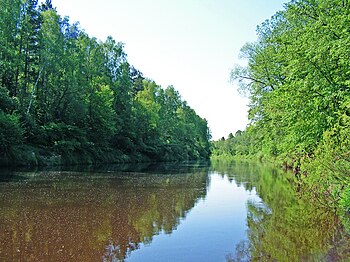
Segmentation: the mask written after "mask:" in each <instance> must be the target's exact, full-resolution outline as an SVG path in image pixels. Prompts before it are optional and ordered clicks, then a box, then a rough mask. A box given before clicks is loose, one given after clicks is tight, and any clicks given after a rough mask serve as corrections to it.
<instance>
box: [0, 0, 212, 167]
mask: <svg viewBox="0 0 350 262" xmlns="http://www.w3.org/2000/svg"><path fill="white" fill-rule="evenodd" d="M0 127H1V128H0V160H1V161H0V162H1V164H7V165H8V164H34V165H36V164H45V163H82V162H85V163H91V162H101V161H104V162H107V161H108V162H113V161H146V160H154V161H174V160H188V159H200V158H208V157H209V142H208V141H209V139H210V133H209V130H208V127H207V122H206V120H204V119H202V118H200V117H199V116H198V115H197V114H196V113H195V112H194V111H193V109H191V108H190V107H189V106H188V105H187V104H186V102H184V101H182V100H181V97H180V95H179V93H178V92H177V91H175V89H174V88H173V87H171V86H170V87H168V88H166V89H165V90H163V89H162V88H161V87H160V86H158V85H157V84H156V83H154V82H153V81H151V80H148V79H145V78H144V77H143V75H142V73H141V72H140V71H138V70H136V69H135V68H134V67H133V66H131V65H130V64H129V63H128V61H127V56H126V54H125V52H124V50H123V44H122V43H118V42H116V41H115V40H113V39H112V37H108V38H107V39H106V41H104V42H102V41H100V40H98V39H96V38H91V37H89V36H88V35H87V34H86V33H85V32H84V31H83V30H81V29H80V27H79V24H77V23H73V24H71V23H69V19H68V18H67V17H64V18H62V17H61V16H60V15H59V14H58V13H57V11H56V10H55V9H54V8H53V7H52V4H51V1H50V0H47V1H46V2H45V3H44V4H42V5H41V6H38V2H37V0H0Z"/></svg>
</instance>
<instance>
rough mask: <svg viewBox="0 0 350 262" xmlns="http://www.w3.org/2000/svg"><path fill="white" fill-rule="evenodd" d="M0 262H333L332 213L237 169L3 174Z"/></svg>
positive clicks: (264, 171)
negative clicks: (253, 261)
mask: <svg viewBox="0 0 350 262" xmlns="http://www.w3.org/2000/svg"><path fill="white" fill-rule="evenodd" d="M0 177H1V179H0V180H1V181H2V182H0V223H1V224H0V230H1V234H0V245H1V246H0V261H249V260H260V261H271V260H272V261H273V260H275V261H337V260H338V261H342V260H345V259H347V258H348V255H349V252H350V251H349V243H350V242H349V238H348V236H347V235H346V234H345V232H344V231H343V230H342V228H341V226H340V223H339V221H338V219H337V217H336V216H334V214H332V213H329V212H326V211H325V210H322V209H319V208H317V209H315V208H314V207H313V206H312V205H310V204H308V203H307V202H305V201H302V200H301V199H300V197H298V195H297V194H296V193H295V189H294V187H293V186H292V184H291V183H290V182H289V181H291V180H292V175H291V174H285V173H282V172H280V171H279V170H276V169H273V168H270V167H266V166H261V165H255V164H246V163H240V164H239V163H235V162H232V163H220V162H214V163H212V165H211V166H208V165H203V164H200V165H179V164H172V165H164V164H162V165H152V166H146V167H145V166H143V167H139V166H131V167H127V168H122V167H118V166H117V167H116V166H114V167H110V166H105V167H102V168H99V169H95V170H83V171H82V170H78V171H72V170H68V171H62V170H61V171H35V172H27V171H3V172H2V175H1V176H0Z"/></svg>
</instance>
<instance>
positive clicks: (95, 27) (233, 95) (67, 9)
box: [52, 0, 288, 140]
mask: <svg viewBox="0 0 350 262" xmlns="http://www.w3.org/2000/svg"><path fill="white" fill-rule="evenodd" d="M286 2H288V1H287V0H99V1H93V0H90V1H86V0H52V4H53V6H54V7H56V8H57V11H58V13H59V14H60V15H61V16H62V17H63V16H69V17H70V22H71V23H73V22H76V21H78V22H80V25H81V28H82V29H84V30H85V32H86V33H87V34H89V36H90V37H96V38H98V39H100V40H102V41H104V40H105V39H106V37H107V36H109V35H111V36H112V37H113V38H114V39H115V40H116V41H120V42H123V43H124V44H125V51H126V53H127V55H128V61H129V63H130V64H132V65H134V66H135V67H136V68H137V69H138V70H140V71H141V72H142V73H143V75H144V76H145V77H147V78H150V79H152V80H154V81H155V82H156V83H157V84H159V85H161V86H162V87H163V88H165V87H167V86H169V85H173V86H174V88H175V89H176V90H178V91H179V93H180V94H181V97H182V99H183V100H185V101H187V103H188V105H189V106H191V107H192V108H193V109H194V110H195V111H196V112H197V114H198V115H199V116H201V117H202V118H205V119H207V120H208V123H209V127H210V130H211V132H212V136H213V139H214V140H217V139H219V138H221V137H223V136H224V137H227V136H228V134H229V133H231V132H232V133H233V134H234V133H235V132H236V131H237V130H239V129H240V130H244V129H245V127H246V125H247V123H248V120H247V104H248V100H247V98H244V97H242V96H241V95H239V94H238V92H237V85H236V84H232V83H229V78H230V71H231V69H232V68H233V67H234V65H235V64H238V63H242V61H240V60H239V58H238V55H239V50H240V48H241V47H242V46H243V45H244V44H245V43H246V42H252V41H255V40H256V27H257V25H259V24H261V23H262V22H263V21H264V20H266V19H269V18H270V17H271V16H272V15H273V14H275V13H276V12H277V11H279V10H283V3H286Z"/></svg>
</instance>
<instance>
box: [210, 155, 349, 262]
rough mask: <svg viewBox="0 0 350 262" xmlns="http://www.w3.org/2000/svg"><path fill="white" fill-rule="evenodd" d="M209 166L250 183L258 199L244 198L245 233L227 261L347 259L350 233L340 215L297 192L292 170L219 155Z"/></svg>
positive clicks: (248, 187) (247, 187)
mask: <svg viewBox="0 0 350 262" xmlns="http://www.w3.org/2000/svg"><path fill="white" fill-rule="evenodd" d="M211 168H212V169H213V170H216V171H217V172H219V173H220V174H221V175H223V176H224V175H225V176H228V177H229V178H230V179H233V180H235V181H236V183H237V184H240V185H243V186H244V187H245V188H246V190H249V191H251V190H253V189H255V190H256V192H257V194H258V196H259V197H260V198H261V199H262V201H263V202H252V201H248V203H247V210H248V213H247V227H248V228H247V239H246V240H242V241H241V242H240V243H237V244H236V245H235V251H234V252H232V253H231V254H229V255H227V261H349V260H350V238H349V235H348V234H347V233H346V232H345V231H344V229H343V228H342V226H341V223H340V221H339V218H338V217H337V216H336V215H335V214H334V213H333V212H331V211H330V210H327V209H325V208H323V207H319V206H313V205H311V204H310V201H308V200H307V199H305V198H303V197H301V196H300V195H298V194H297V192H296V190H295V184H294V182H293V181H294V177H293V174H292V173H291V172H290V173H289V172H285V171H282V170H279V169H276V168H271V167H269V166H266V165H259V164H255V163H238V162H220V161H218V162H213V163H212V167H211Z"/></svg>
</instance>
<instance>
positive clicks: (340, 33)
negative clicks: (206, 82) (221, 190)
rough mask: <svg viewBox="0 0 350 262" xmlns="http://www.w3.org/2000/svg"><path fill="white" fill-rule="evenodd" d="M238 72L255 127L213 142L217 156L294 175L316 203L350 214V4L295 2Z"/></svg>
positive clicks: (263, 28) (272, 22)
mask: <svg viewBox="0 0 350 262" xmlns="http://www.w3.org/2000/svg"><path fill="white" fill-rule="evenodd" d="M257 34H258V39H257V41H255V42H253V43H247V44H245V45H244V46H243V47H242V49H241V58H242V59H244V60H245V61H246V64H245V66H239V65H237V66H236V67H235V68H234V69H233V70H232V73H231V79H232V81H236V82H238V83H239V86H240V91H241V92H242V93H243V94H245V95H247V96H248V97H249V98H250V104H249V120H250V122H249V125H248V127H247V128H246V130H245V131H237V132H236V133H235V134H230V135H229V136H228V138H227V139H225V138H222V139H221V140H220V141H216V142H214V143H213V158H219V157H220V158H223V157H224V158H238V159H242V158H243V159H259V160H260V161H270V162H274V163H276V164H280V165H282V166H283V167H286V168H291V169H293V170H294V173H295V176H296V177H297V178H298V181H299V182H300V181H301V185H302V188H303V191H304V192H305V193H307V194H309V195H311V196H312V199H314V201H315V202H317V203H318V204H321V205H327V206H329V207H331V208H336V209H337V208H338V207H341V209H342V210H343V211H345V212H346V213H348V214H349V213H350V2H349V1H347V0H293V1H290V2H289V3H287V4H285V8H284V10H283V11H280V12H277V13H276V14H275V15H274V16H272V17H271V18H270V19H268V20H266V21H265V22H264V23H262V24H261V25H260V26H258V28H257Z"/></svg>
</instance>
